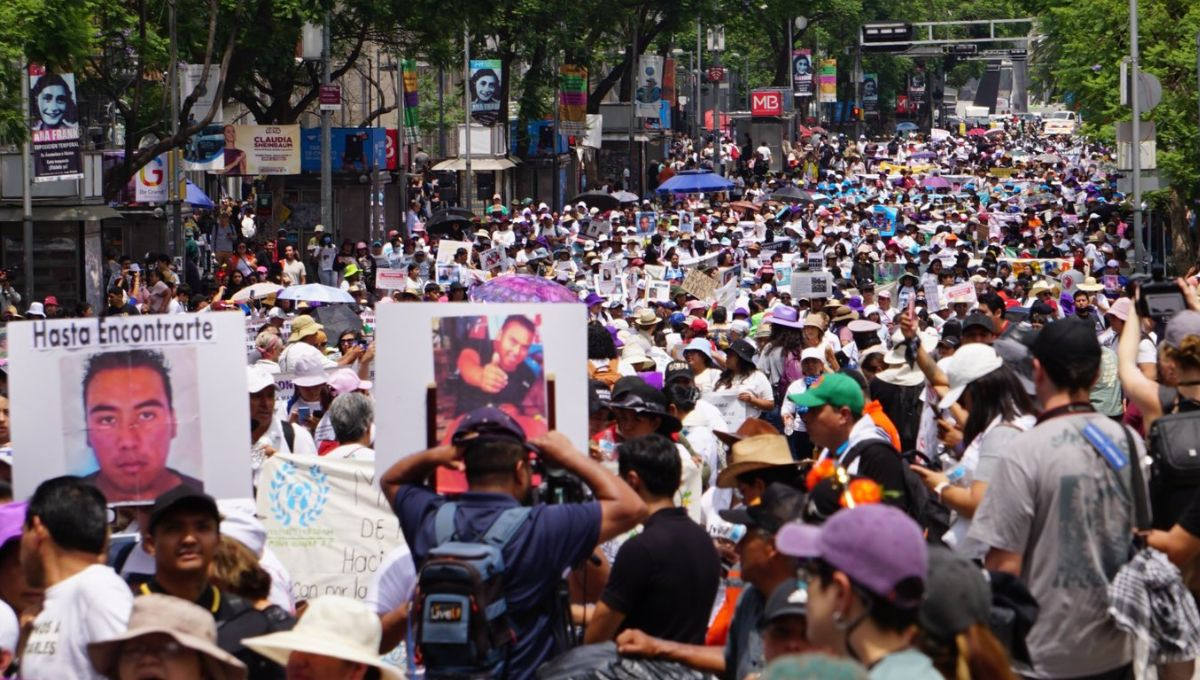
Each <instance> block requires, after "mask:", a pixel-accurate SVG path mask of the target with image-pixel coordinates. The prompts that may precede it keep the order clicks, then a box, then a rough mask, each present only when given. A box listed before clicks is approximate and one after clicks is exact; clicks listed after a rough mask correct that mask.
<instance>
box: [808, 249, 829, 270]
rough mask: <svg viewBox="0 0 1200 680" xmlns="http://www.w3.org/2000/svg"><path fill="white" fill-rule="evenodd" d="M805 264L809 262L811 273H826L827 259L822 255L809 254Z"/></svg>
mask: <svg viewBox="0 0 1200 680" xmlns="http://www.w3.org/2000/svg"><path fill="white" fill-rule="evenodd" d="M805 262H807V264H808V271H810V272H821V271H825V258H824V257H822V256H821V253H809V254H808V258H807V259H806V260H805Z"/></svg>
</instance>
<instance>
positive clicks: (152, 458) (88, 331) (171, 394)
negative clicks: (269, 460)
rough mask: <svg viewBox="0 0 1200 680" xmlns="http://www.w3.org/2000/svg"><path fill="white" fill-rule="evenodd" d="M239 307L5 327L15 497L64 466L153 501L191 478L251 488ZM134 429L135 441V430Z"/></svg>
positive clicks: (115, 490)
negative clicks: (225, 310)
mask: <svg viewBox="0 0 1200 680" xmlns="http://www.w3.org/2000/svg"><path fill="white" fill-rule="evenodd" d="M243 318H244V317H242V315H241V314H234V313H225V314H223V313H208V314H173V315H154V316H141V317H109V318H104V319H97V318H87V319H56V320H51V321H23V322H18V323H9V324H8V335H9V342H10V351H11V359H12V361H10V362H9V365H8V368H9V389H10V390H11V393H12V409H11V412H12V441H13V448H14V449H15V450H17V451H28V452H30V453H31V455H24V456H21V455H18V456H17V458H16V462H15V469H14V470H13V478H14V494H15V495H16V496H17V497H19V498H25V497H28V496H29V495H30V494H32V493H33V491H34V489H35V488H36V487H37V485H38V484H39V483H41V482H42V481H44V480H46V479H49V478H51V477H57V476H59V475H64V474H73V475H80V476H83V477H85V478H86V479H88V480H89V481H91V482H93V483H94V484H96V486H97V487H99V488H100V490H101V491H103V492H104V493H105V495H106V496H107V497H108V500H109V502H110V503H114V504H131V503H147V502H151V501H153V500H154V499H155V498H156V497H157V496H158V495H159V494H161V493H163V492H164V491H167V490H169V489H170V488H173V487H174V486H176V485H178V484H180V483H187V484H190V485H193V486H196V487H198V488H203V489H204V491H205V492H207V493H209V494H211V495H213V496H215V497H217V498H236V497H240V496H244V495H245V493H246V480H248V479H249V478H250V460H249V457H248V456H247V455H246V451H247V442H249V441H250V418H249V401H248V399H247V396H246V387H245V385H246V378H245V375H246V352H245V337H246V329H245V323H244V321H243ZM130 428H136V433H137V436H136V437H135V439H136V440H137V445H136V446H130V445H128V441H127V440H128V439H129V437H128V432H129V431H130Z"/></svg>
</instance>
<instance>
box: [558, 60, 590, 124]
mask: <svg viewBox="0 0 1200 680" xmlns="http://www.w3.org/2000/svg"><path fill="white" fill-rule="evenodd" d="M587 88H588V70H587V67H586V66H576V65H574V64H563V65H562V66H559V67H558V129H559V132H561V133H562V134H564V135H582V134H584V133H586V132H587V95H588V93H587Z"/></svg>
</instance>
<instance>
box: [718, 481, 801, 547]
mask: <svg viewBox="0 0 1200 680" xmlns="http://www.w3.org/2000/svg"><path fill="white" fill-rule="evenodd" d="M803 510H804V494H802V493H800V492H799V491H797V490H796V489H794V488H792V487H790V486H788V485H787V484H782V483H780V482H775V483H773V484H771V485H770V486H768V487H767V488H766V490H765V491H763V495H762V499H761V502H759V504H758V505H752V506H742V507H739V508H734V509H732V510H722V511H720V513H718V514H720V515H721V519H723V520H725V521H726V522H731V523H733V524H742V525H745V526H746V528H748V529H749V528H753V529H762V530H763V531H766V532H767V533H769V534H772V535H774V534H775V532H777V531H779V529H780V528H782V527H783V525H784V524H787V523H788V522H791V521H793V520H796V519H800V515H801V513H802V511H803Z"/></svg>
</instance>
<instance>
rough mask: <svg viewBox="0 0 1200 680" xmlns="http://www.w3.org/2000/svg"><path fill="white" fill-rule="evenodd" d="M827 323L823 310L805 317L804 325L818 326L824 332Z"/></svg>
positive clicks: (807, 326) (808, 326)
mask: <svg viewBox="0 0 1200 680" xmlns="http://www.w3.org/2000/svg"><path fill="white" fill-rule="evenodd" d="M827 323H828V321H827V320H826V318H825V314H824V313H822V312H814V313H811V314H809V315H808V316H806V317H804V327H806V328H816V329H818V330H820V331H822V332H824V331H825V327H826V324H827Z"/></svg>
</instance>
